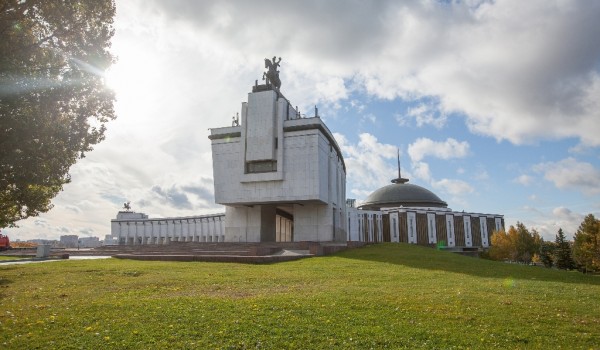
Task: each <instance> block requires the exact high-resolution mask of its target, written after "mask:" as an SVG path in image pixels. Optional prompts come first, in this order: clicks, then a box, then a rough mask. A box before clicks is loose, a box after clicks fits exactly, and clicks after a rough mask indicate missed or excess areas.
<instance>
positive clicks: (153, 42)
mask: <svg viewBox="0 0 600 350" xmlns="http://www.w3.org/2000/svg"><path fill="white" fill-rule="evenodd" d="M598 18H600V2H597V1H549V0H540V1H534V0H532V1H494V2H491V1H490V2H488V1H469V0H467V1H457V2H451V1H402V2H400V1H346V0H344V1H341V0H339V1H336V0H330V1H320V0H315V1H308V0H298V1H251V2H250V1H242V0H240V1H218V2H216V1H192V0H170V1H161V0H117V18H116V21H115V28H116V34H115V37H114V40H113V52H114V54H115V55H116V56H118V63H117V64H116V65H114V66H113V67H112V69H111V71H110V72H108V74H107V81H108V83H109V84H110V86H111V87H112V88H113V89H114V90H115V91H116V93H117V99H118V101H117V103H116V110H117V114H118V119H117V120H115V121H114V122H111V123H110V124H109V125H108V131H107V137H106V140H105V141H104V142H103V143H101V144H99V145H97V146H96V147H95V150H94V151H92V152H91V153H89V154H88V156H87V158H85V159H84V160H82V161H80V162H79V163H78V164H76V165H75V166H74V167H73V168H72V169H71V175H72V183H71V184H68V185H67V186H65V189H64V191H63V192H62V193H61V194H60V195H59V196H58V197H56V199H55V200H54V201H53V202H54V204H55V207H54V209H52V210H51V211H50V212H49V213H46V214H43V215H40V216H39V217H36V218H30V219H28V220H24V221H21V222H20V223H19V225H20V226H21V227H20V228H18V229H7V230H6V231H7V232H8V233H9V235H10V236H11V238H12V239H31V238H58V237H59V236H60V235H64V234H77V235H79V236H98V237H100V238H103V237H104V235H106V234H109V233H110V220H111V219H112V218H114V217H115V216H116V214H117V212H118V210H119V209H120V208H121V207H122V205H123V202H125V201H131V202H132V207H133V209H134V210H136V211H141V212H144V213H146V214H149V215H150V216H151V217H166V216H184V215H195V214H206V213H213V212H221V211H223V208H222V207H220V206H218V205H215V204H214V198H213V180H212V160H211V149H210V142H209V140H208V134H209V131H208V129H209V128H211V127H221V126H228V125H231V118H232V116H234V115H235V114H236V113H237V112H239V111H240V108H241V102H243V101H245V100H246V98H247V93H248V92H249V91H250V89H251V86H252V85H253V84H254V81H255V80H256V79H261V77H262V72H263V71H264V61H263V60H264V58H267V57H272V56H274V55H276V56H277V57H282V61H281V67H280V71H281V73H280V75H281V79H282V92H283V94H284V95H285V96H286V97H287V98H288V99H289V100H290V101H291V102H292V103H293V104H295V105H297V106H299V108H300V109H301V110H302V112H303V113H305V114H306V115H307V116H312V115H313V113H314V106H315V105H317V106H318V107H319V114H320V115H321V117H322V118H323V119H324V120H325V122H326V123H327V125H328V127H329V129H330V130H331V131H332V132H333V133H334V134H335V137H336V139H337V141H338V143H339V145H340V146H341V148H342V151H343V152H344V157H345V160H346V165H347V170H348V175H347V181H348V185H347V197H348V198H356V199H358V200H361V199H365V198H366V196H367V195H368V194H369V193H371V192H372V191H373V190H375V189H377V188H378V187H380V186H383V185H386V184H388V183H389V181H390V180H391V179H392V178H394V177H396V176H397V169H396V152H397V151H396V150H397V148H399V150H400V155H401V162H402V175H403V176H404V177H409V178H410V181H411V183H415V184H418V185H421V186H424V187H426V188H429V189H431V190H432V191H434V192H435V193H436V194H438V196H439V197H441V198H442V199H443V200H445V201H446V202H448V204H449V206H450V207H451V208H452V209H454V210H460V211H462V210H465V211H471V212H478V213H494V214H503V215H505V219H506V223H507V225H514V224H516V223H517V221H521V222H523V223H525V225H527V227H529V228H535V229H537V230H538V231H539V232H541V233H542V234H543V235H544V237H545V238H547V239H548V238H550V239H553V238H554V235H555V234H556V231H557V230H558V228H559V227H562V228H563V229H564V230H565V232H566V233H567V236H568V237H571V236H572V234H573V233H574V232H575V230H576V229H577V226H578V225H579V223H580V222H581V220H582V219H583V216H584V215H586V214H589V213H593V214H594V215H596V216H597V217H598V216H600V154H599V152H598V150H599V147H600V137H599V135H600V24H599V22H598Z"/></svg>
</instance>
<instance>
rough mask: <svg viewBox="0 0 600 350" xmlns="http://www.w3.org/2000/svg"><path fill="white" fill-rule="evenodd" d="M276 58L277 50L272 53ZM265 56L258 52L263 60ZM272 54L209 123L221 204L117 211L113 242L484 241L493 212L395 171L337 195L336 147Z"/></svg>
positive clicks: (341, 184) (341, 167)
mask: <svg viewBox="0 0 600 350" xmlns="http://www.w3.org/2000/svg"><path fill="white" fill-rule="evenodd" d="M280 60H281V59H280ZM267 61H268V62H267ZM278 63H279V62H277V63H276V62H275V59H273V61H270V60H268V59H267V60H265V66H266V67H267V66H268V67H269V68H270V69H269V71H268V72H266V73H265V76H266V84H263V85H258V84H257V83H255V85H254V86H253V87H252V91H251V92H250V93H248V99H247V101H246V102H242V105H241V113H240V116H241V120H239V119H234V121H233V125H232V126H227V127H220V128H212V129H211V130H210V135H209V139H210V142H211V145H212V159H213V178H214V195H215V202H216V203H217V204H221V205H223V206H225V213H224V214H215V215H198V216H193V217H170V218H156V219H154V218H148V216H147V215H145V214H143V213H135V212H132V211H130V210H126V211H120V212H119V213H118V214H117V218H116V219H113V220H111V235H112V236H113V237H115V238H116V240H117V242H118V244H121V245H136V244H167V243H169V242H303V241H308V242H336V243H345V242H352V241H357V242H406V243H414V244H422V245H438V246H445V247H449V248H458V249H460V248H465V249H473V248H475V249H477V248H485V247H487V246H489V236H490V234H491V233H492V231H493V230H498V229H502V228H503V227H504V219H503V216H502V215H496V214H479V213H464V212H454V211H452V210H451V209H449V208H447V204H446V203H445V202H444V201H442V200H441V199H439V197H437V196H436V195H435V194H433V193H432V192H430V191H429V190H427V189H425V188H423V187H420V186H417V185H413V184H408V183H407V182H408V180H407V179H403V178H402V177H401V176H400V174H399V177H398V178H397V179H395V180H392V184H391V185H388V186H385V187H383V188H381V189H378V190H376V191H374V192H373V193H372V194H371V195H370V196H369V197H368V198H367V199H366V200H365V202H364V203H363V204H362V205H361V206H359V207H358V208H356V207H355V205H354V203H355V201H354V200H351V199H350V200H346V165H345V163H344V158H343V156H342V152H341V150H340V147H339V146H338V144H337V142H336V140H335V138H334V137H333V135H332V133H331V132H330V131H329V129H328V128H327V126H326V125H325V123H324V122H323V120H322V119H321V118H320V117H319V116H318V111H317V109H316V108H315V114H314V116H313V117H309V118H306V117H302V116H301V115H300V113H299V112H298V110H297V108H294V107H292V104H291V103H290V101H288V100H287V99H286V98H285V97H284V96H283V94H282V93H281V91H280V82H279V72H278V71H277V70H276V67H277V66H278V65H279V64H278Z"/></svg>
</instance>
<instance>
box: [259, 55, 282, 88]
mask: <svg viewBox="0 0 600 350" xmlns="http://www.w3.org/2000/svg"><path fill="white" fill-rule="evenodd" d="M276 58H277V57H276V56H273V61H271V60H269V59H268V58H265V68H268V70H267V71H266V72H264V73H263V80H265V81H266V83H267V85H269V84H271V85H273V86H274V87H275V89H277V90H279V89H280V88H281V80H279V71H278V70H277V68H278V67H279V63H280V62H281V57H279V60H278V61H275V59H276Z"/></svg>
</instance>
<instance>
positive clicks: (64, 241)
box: [60, 235, 79, 248]
mask: <svg viewBox="0 0 600 350" xmlns="http://www.w3.org/2000/svg"><path fill="white" fill-rule="evenodd" d="M60 244H61V245H62V246H63V247H65V248H77V246H78V244H79V236H77V235H64V236H60Z"/></svg>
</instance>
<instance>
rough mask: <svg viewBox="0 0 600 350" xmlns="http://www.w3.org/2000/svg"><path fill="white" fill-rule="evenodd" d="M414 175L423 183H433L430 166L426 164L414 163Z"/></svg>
mask: <svg viewBox="0 0 600 350" xmlns="http://www.w3.org/2000/svg"><path fill="white" fill-rule="evenodd" d="M412 175H413V176H414V177H415V178H417V179H421V180H423V181H426V182H429V181H431V171H430V170H429V164H427V163H425V162H412Z"/></svg>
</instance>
